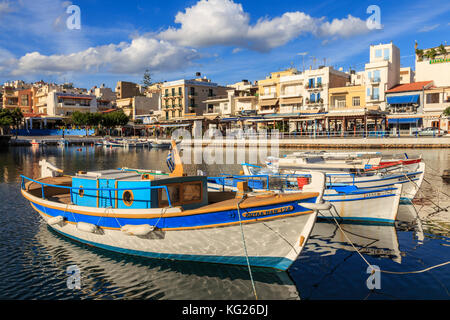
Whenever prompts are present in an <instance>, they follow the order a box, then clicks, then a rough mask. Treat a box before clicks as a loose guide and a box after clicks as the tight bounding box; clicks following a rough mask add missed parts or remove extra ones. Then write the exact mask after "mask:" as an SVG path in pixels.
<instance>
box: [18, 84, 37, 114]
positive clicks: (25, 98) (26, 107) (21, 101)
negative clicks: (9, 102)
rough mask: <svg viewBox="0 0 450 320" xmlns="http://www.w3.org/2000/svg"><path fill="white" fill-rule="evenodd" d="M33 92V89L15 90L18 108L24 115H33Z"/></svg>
mask: <svg viewBox="0 0 450 320" xmlns="http://www.w3.org/2000/svg"><path fill="white" fill-rule="evenodd" d="M34 92H35V90H33V88H30V89H22V90H17V96H18V107H19V108H20V110H21V111H22V113H23V114H24V115H27V114H32V113H33V107H34V105H33V102H34Z"/></svg>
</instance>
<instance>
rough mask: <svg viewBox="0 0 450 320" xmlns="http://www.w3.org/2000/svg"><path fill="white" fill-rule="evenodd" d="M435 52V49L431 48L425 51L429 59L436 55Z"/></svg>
mask: <svg viewBox="0 0 450 320" xmlns="http://www.w3.org/2000/svg"><path fill="white" fill-rule="evenodd" d="M437 54H438V53H437V51H436V49H435V48H431V49H430V50H428V51H427V53H426V54H425V55H426V56H427V57H428V58H430V59H434V57H436V55H437Z"/></svg>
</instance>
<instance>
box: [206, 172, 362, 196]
mask: <svg viewBox="0 0 450 320" xmlns="http://www.w3.org/2000/svg"><path fill="white" fill-rule="evenodd" d="M334 176H348V177H351V179H352V183H351V184H349V183H348V182H347V183H345V185H355V177H356V175H355V174H353V173H327V174H326V179H327V188H333V187H335V186H337V187H339V186H342V183H339V182H333V180H332V178H333V177H334ZM256 178H264V179H265V180H266V187H265V189H266V190H269V189H271V188H270V186H271V185H272V183H271V179H272V180H277V179H278V180H279V181H280V182H281V185H279V187H286V188H289V187H291V185H290V184H289V182H290V181H292V179H297V178H311V174H308V173H275V172H274V173H270V174H256V175H233V174H222V175H221V176H219V177H208V179H215V180H216V179H236V180H250V179H256ZM218 184H220V183H218ZM222 187H223V188H222V191H223V190H224V189H225V187H226V185H225V181H223V182H222Z"/></svg>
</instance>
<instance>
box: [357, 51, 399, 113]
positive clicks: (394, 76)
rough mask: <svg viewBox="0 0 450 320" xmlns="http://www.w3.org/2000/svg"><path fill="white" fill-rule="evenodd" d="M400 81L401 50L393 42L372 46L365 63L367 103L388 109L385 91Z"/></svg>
mask: <svg viewBox="0 0 450 320" xmlns="http://www.w3.org/2000/svg"><path fill="white" fill-rule="evenodd" d="M399 83H400V50H399V49H398V48H397V47H396V46H395V45H394V44H393V43H392V42H391V43H388V44H379V45H371V46H370V62H369V63H366V65H365V85H366V105H367V106H371V107H379V108H380V109H381V110H383V111H384V110H385V109H386V97H385V92H386V91H387V90H389V89H391V88H393V87H394V86H396V85H398V84H399Z"/></svg>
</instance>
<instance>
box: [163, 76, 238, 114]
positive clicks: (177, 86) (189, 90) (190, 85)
mask: <svg viewBox="0 0 450 320" xmlns="http://www.w3.org/2000/svg"><path fill="white" fill-rule="evenodd" d="M228 89H229V88H227V87H223V86H219V85H218V84H217V83H213V82H211V80H210V79H207V78H206V77H203V78H201V74H200V73H199V72H197V73H196V78H195V79H190V80H185V79H181V80H175V81H169V82H164V83H163V85H162V86H161V95H162V103H161V111H162V118H163V119H164V120H173V119H177V118H178V119H179V118H183V117H196V116H202V115H203V113H204V112H205V111H206V103H205V102H204V101H206V100H207V99H209V98H212V97H216V96H222V95H225V94H226V91H227V90H228Z"/></svg>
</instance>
